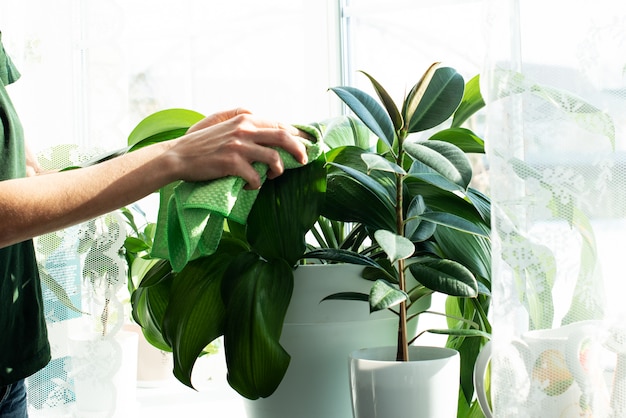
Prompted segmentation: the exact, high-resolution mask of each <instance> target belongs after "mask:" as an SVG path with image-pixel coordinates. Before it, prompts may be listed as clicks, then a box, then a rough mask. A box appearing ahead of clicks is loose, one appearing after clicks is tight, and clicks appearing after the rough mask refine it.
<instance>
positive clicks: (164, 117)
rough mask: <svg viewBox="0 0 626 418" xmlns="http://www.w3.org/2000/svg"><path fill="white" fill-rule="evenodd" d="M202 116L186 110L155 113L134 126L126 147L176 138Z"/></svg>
mask: <svg viewBox="0 0 626 418" xmlns="http://www.w3.org/2000/svg"><path fill="white" fill-rule="evenodd" d="M203 117H204V116H203V115H202V114H200V113H198V112H195V111H193V110H187V109H165V110H161V111H159V112H155V113H153V114H151V115H149V116H147V117H146V118H144V119H143V120H142V121H141V122H139V123H138V124H137V126H135V129H133V130H132V132H131V133H130V135H129V136H128V145H129V146H131V147H132V148H133V149H138V148H141V147H142V146H145V145H147V144H149V143H154V142H160V141H164V140H168V139H172V138H177V137H179V136H182V135H184V134H185V132H186V131H187V129H189V128H190V127H191V126H193V125H194V124H195V123H196V122H199V121H200V120H202V118H203Z"/></svg>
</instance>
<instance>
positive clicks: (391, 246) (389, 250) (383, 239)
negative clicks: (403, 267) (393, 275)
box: [374, 229, 415, 264]
mask: <svg viewBox="0 0 626 418" xmlns="http://www.w3.org/2000/svg"><path fill="white" fill-rule="evenodd" d="M374 238H376V242H378V245H380V248H382V249H383V251H385V253H386V254H387V258H389V261H391V264H394V263H396V262H397V261H399V260H404V259H407V258H409V257H410V256H412V255H413V253H414V252H415V245H413V243H412V242H411V241H410V240H408V239H407V238H405V237H403V236H401V235H397V234H394V233H393V232H390V231H387V230H385V229H379V230H378V231H376V232H374Z"/></svg>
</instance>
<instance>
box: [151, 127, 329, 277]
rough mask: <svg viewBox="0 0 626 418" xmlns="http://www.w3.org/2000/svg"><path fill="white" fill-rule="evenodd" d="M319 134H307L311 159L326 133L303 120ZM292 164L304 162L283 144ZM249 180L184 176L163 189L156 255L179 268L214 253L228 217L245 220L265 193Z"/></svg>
mask: <svg viewBox="0 0 626 418" xmlns="http://www.w3.org/2000/svg"><path fill="white" fill-rule="evenodd" d="M297 128H298V129H300V130H302V131H304V132H306V133H308V134H310V135H312V136H313V138H314V139H315V140H314V141H308V140H306V139H302V142H303V143H304V144H305V146H306V148H307V156H308V161H313V160H315V159H317V158H318V157H319V156H320V155H321V153H322V151H323V150H322V147H323V143H322V139H321V138H322V135H321V133H320V131H318V130H317V129H316V128H314V127H311V126H301V125H298V126H297ZM277 150H278V153H279V154H280V157H281V158H282V160H283V165H284V167H285V169H286V170H288V169H293V168H297V167H300V166H302V164H300V163H299V162H297V161H296V160H295V159H294V158H293V156H292V155H291V154H289V153H288V152H287V151H285V150H283V149H277ZM253 167H254V168H255V170H256V171H257V172H258V173H259V176H260V177H261V184H263V182H264V181H265V179H266V178H267V170H268V167H267V165H266V164H263V163H258V162H257V163H254V164H253ZM245 185H246V182H245V180H243V179H242V178H241V177H236V176H228V177H223V178H220V179H216V180H211V181H207V182H179V183H176V184H172V185H169V186H167V187H164V188H163V189H161V191H160V205H159V214H158V218H157V226H156V234H155V237H154V245H153V247H152V256H153V257H157V258H163V259H167V260H169V261H170V263H171V264H172V268H173V270H174V271H180V270H182V269H183V267H185V265H186V264H187V263H188V262H189V261H191V260H194V259H196V258H198V257H202V256H206V255H211V254H213V253H214V252H215V250H216V249H217V246H218V244H219V242H220V239H221V237H222V231H223V229H224V221H225V219H226V218H228V219H230V220H233V221H235V222H238V223H241V224H245V223H246V219H247V217H248V213H249V212H250V209H252V205H253V204H254V201H255V199H256V197H257V195H258V193H259V191H258V190H245V189H244V186H245Z"/></svg>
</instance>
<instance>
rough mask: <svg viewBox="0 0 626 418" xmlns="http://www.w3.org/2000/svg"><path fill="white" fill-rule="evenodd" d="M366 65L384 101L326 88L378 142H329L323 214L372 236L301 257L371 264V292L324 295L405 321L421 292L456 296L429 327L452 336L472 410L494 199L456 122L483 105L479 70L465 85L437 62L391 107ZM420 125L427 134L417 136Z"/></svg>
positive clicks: (473, 146) (474, 143)
mask: <svg viewBox="0 0 626 418" xmlns="http://www.w3.org/2000/svg"><path fill="white" fill-rule="evenodd" d="M364 74H365V75H366V76H367V78H368V79H369V81H370V82H371V84H372V87H373V89H374V91H375V92H376V94H377V96H378V99H379V100H380V102H379V101H378V100H376V99H375V98H374V97H372V96H370V95H369V94H367V93H366V92H364V91H362V90H359V89H356V88H354V87H343V86H342V87H335V88H332V89H331V90H332V91H333V92H334V93H336V94H337V96H338V97H339V98H340V99H341V100H342V101H343V102H344V103H346V105H347V106H348V107H349V108H350V109H351V110H352V111H353V112H354V113H355V114H356V116H357V117H358V118H359V119H360V120H361V121H362V122H363V123H364V124H365V125H366V126H367V127H368V128H369V129H370V130H371V131H372V133H373V134H374V135H375V136H376V137H377V138H378V143H377V145H376V147H375V152H374V151H371V150H370V151H364V150H356V149H353V148H350V147H345V148H342V149H338V150H335V152H334V154H333V160H332V162H331V163H330V164H331V165H332V166H333V169H332V170H330V171H329V174H328V177H327V191H326V204H325V207H324V211H323V214H324V216H325V217H327V218H328V219H331V220H334V221H343V222H356V223H357V224H358V225H359V226H360V227H362V231H365V233H366V234H367V237H368V240H369V242H371V245H370V246H369V247H367V248H363V247H361V248H358V249H357V248H354V247H353V248H351V249H350V250H348V251H346V250H344V249H332V248H327V249H323V250H316V251H313V252H311V253H309V254H307V257H317V258H322V259H326V260H331V261H334V262H338V261H341V262H351V263H355V264H360V265H366V266H368V267H367V268H366V269H365V271H364V272H365V273H364V277H365V278H367V279H369V280H372V281H373V285H372V289H371V291H370V294H369V295H362V294H354V293H341V294H335V295H330V296H328V298H327V299H344V300H368V301H369V304H370V309H371V310H372V311H376V310H381V309H392V310H394V311H395V312H397V313H398V314H399V317H400V318H401V319H402V318H404V320H406V321H409V320H411V318H414V317H415V316H417V315H420V314H421V313H423V310H419V309H415V308H414V309H412V307H413V306H414V305H415V304H417V303H418V302H420V301H421V300H422V299H423V298H424V297H427V296H430V295H431V294H432V293H434V292H440V293H443V294H446V295H448V299H449V300H451V301H454V303H449V304H448V305H447V306H446V315H447V316H448V317H449V320H448V325H449V328H448V329H445V330H429V331H430V332H434V333H443V334H447V335H449V339H448V345H449V346H451V347H453V348H456V349H457V350H459V351H460V353H461V362H462V374H461V380H462V381H461V387H462V390H461V394H460V396H461V397H463V398H464V401H463V402H462V403H461V406H462V407H463V408H465V409H467V410H468V411H469V410H470V409H471V410H475V408H473V407H472V406H471V404H472V397H473V392H474V388H473V382H472V376H471V373H469V370H470V369H471V368H473V364H474V362H475V360H476V356H477V355H478V351H479V349H480V347H481V346H482V344H484V341H485V339H487V338H488V337H489V333H490V332H491V327H490V324H489V321H488V320H487V311H488V306H489V302H488V301H489V295H490V288H491V273H490V271H491V265H490V263H491V260H490V257H491V247H490V241H489V232H490V202H489V199H488V198H487V197H486V196H485V195H483V194H482V193H480V192H479V191H477V190H475V189H473V188H472V187H471V186H470V183H471V180H472V176H473V172H472V165H471V163H470V161H469V159H468V156H467V153H484V141H483V140H482V139H481V138H480V137H479V136H478V135H476V134H475V133H474V132H472V131H471V130H470V129H467V128H466V127H462V126H461V125H462V124H463V122H465V121H467V120H468V119H469V118H470V117H471V115H472V114H473V113H474V112H476V111H478V110H480V109H481V108H482V107H483V106H484V101H483V100H482V96H481V95H480V90H479V88H478V78H477V77H476V78H474V79H472V80H470V82H469V83H468V84H467V88H466V87H465V85H464V81H463V78H462V77H461V76H460V75H459V74H458V73H457V72H456V71H455V70H454V69H452V68H447V67H440V66H439V65H438V64H433V65H432V66H431V67H430V68H428V70H427V71H426V72H425V73H424V75H423V76H422V77H421V79H420V81H419V82H418V83H417V84H415V86H413V88H411V90H410V91H409V93H408V94H407V96H406V97H405V98H404V100H403V102H402V104H401V106H400V107H397V106H396V105H395V104H394V102H393V100H391V98H390V96H389V94H388V93H387V92H386V91H385V89H384V88H383V86H382V85H381V84H380V83H379V82H378V81H377V80H376V79H374V77H372V76H371V75H370V74H367V73H364ZM448 121H450V122H449V124H448V126H444V125H445V123H446V122H448ZM432 130H434V132H432ZM425 131H429V132H428V135H429V136H427V137H420V136H419V135H420V134H422V135H423V133H425ZM359 159H360V161H359ZM368 240H363V241H361V242H367V241H368ZM453 308H454V309H453ZM403 311H404V312H408V313H409V314H408V315H407V314H403ZM406 328H407V327H406V324H405V325H402V324H400V326H399V335H400V337H399V339H398V344H399V346H400V344H406V343H411V342H412V341H413V340H412V339H411V338H408V337H407V336H406V335H404V336H403V335H402V332H404V330H406ZM476 337H478V338H476ZM399 352H401V350H399ZM406 359H407V358H406V357H404V358H398V360H406Z"/></svg>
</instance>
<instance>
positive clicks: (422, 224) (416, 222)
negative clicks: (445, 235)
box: [404, 195, 437, 242]
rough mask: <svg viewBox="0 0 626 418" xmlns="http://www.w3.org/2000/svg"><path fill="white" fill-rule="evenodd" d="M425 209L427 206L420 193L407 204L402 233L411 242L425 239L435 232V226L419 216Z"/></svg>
mask: <svg viewBox="0 0 626 418" xmlns="http://www.w3.org/2000/svg"><path fill="white" fill-rule="evenodd" d="M427 210H428V208H427V207H426V204H425V203H424V198H423V197H422V196H421V195H418V196H415V197H414V198H413V200H412V201H411V203H410V204H409V209H408V211H407V213H406V221H405V225H404V235H405V236H406V237H407V238H409V239H410V240H411V241H413V242H416V241H426V240H427V239H429V238H430V237H431V236H432V235H433V233H434V232H435V228H436V227H437V226H436V225H435V224H434V223H432V222H428V221H426V220H424V219H423V218H421V217H420V215H422V214H424V213H425V212H426V211H427Z"/></svg>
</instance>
